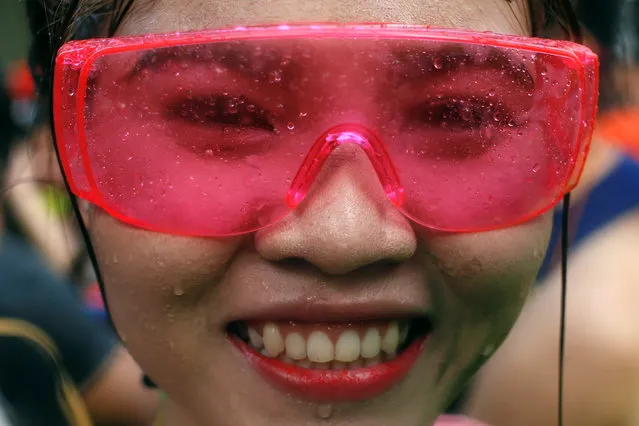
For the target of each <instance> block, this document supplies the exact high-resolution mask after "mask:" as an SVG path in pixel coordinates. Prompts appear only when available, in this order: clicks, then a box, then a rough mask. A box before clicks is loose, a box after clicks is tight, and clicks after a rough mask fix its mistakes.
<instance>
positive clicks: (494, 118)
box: [493, 112, 501, 121]
mask: <svg viewBox="0 0 639 426" xmlns="http://www.w3.org/2000/svg"><path fill="white" fill-rule="evenodd" d="M493 120H495V121H501V114H500V113H499V112H496V113H495V114H494V115H493Z"/></svg>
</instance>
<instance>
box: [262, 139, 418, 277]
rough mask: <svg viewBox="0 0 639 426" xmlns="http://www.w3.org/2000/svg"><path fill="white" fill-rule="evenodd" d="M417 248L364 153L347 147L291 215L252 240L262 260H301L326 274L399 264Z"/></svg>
mask: <svg viewBox="0 0 639 426" xmlns="http://www.w3.org/2000/svg"><path fill="white" fill-rule="evenodd" d="M416 246H417V238H416V236H415V232H414V231H413V229H412V227H411V224H410V222H409V221H408V219H406V217H404V215H402V214H401V213H400V212H399V211H398V210H397V209H396V208H395V207H394V206H393V205H392V204H391V202H390V201H389V200H388V198H387V197H386V194H385V193H384V191H383V189H382V186H381V184H380V183H379V180H378V178H377V176H376V174H375V171H374V169H373V166H372V165H371V163H370V161H369V160H368V157H367V156H366V154H365V153H364V152H363V151H362V149H361V148H359V147H358V146H355V145H351V144H348V145H342V146H340V147H339V148H337V149H336V150H335V151H334V152H333V153H332V154H331V156H330V157H329V158H328V160H327V161H326V163H325V164H324V166H323V168H322V170H321V172H320V173H319V175H318V176H317V178H316V179H315V181H314V183H313V185H312V187H311V188H310V191H309V192H308V193H307V195H306V197H305V198H304V201H302V203H300V204H299V205H298V206H297V207H296V208H295V210H293V212H291V214H289V215H288V216H287V217H285V218H284V219H283V220H282V221H280V222H278V223H276V224H275V225H273V226H271V227H269V228H265V229H263V230H261V231H258V232H257V233H256V235H255V247H256V250H257V251H258V253H259V254H260V255H261V256H262V257H264V258H265V259H267V260H270V261H282V260H286V259H302V260H305V261H307V262H309V263H311V264H313V265H315V266H317V267H318V268H320V269H321V270H323V271H324V272H326V273H329V274H345V273H348V272H351V271H354V270H357V269H360V268H363V267H365V266H366V265H371V264H374V263H377V262H402V261H404V260H406V259H409V258H410V257H412V256H413V254H414V253H415V250H416Z"/></svg>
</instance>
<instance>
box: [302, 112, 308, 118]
mask: <svg viewBox="0 0 639 426" xmlns="http://www.w3.org/2000/svg"><path fill="white" fill-rule="evenodd" d="M307 115H308V112H300V117H306V116H307Z"/></svg>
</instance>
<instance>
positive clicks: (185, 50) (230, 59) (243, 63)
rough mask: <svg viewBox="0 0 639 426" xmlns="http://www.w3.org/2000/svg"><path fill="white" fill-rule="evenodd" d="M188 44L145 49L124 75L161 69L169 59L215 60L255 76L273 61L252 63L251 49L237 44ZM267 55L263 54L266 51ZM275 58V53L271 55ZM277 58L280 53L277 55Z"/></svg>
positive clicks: (193, 62) (215, 62)
mask: <svg viewBox="0 0 639 426" xmlns="http://www.w3.org/2000/svg"><path fill="white" fill-rule="evenodd" d="M203 46H204V45H200V44H198V45H191V46H176V47H173V48H163V49H157V50H151V51H149V52H146V53H144V54H143V55H142V56H141V57H140V58H139V59H138V61H137V62H136V63H135V65H134V66H133V68H132V70H131V72H130V73H129V74H128V75H127V77H126V78H127V79H133V78H135V77H137V76H138V75H139V74H140V72H142V70H151V71H160V69H161V68H162V66H163V65H166V64H168V63H170V62H172V61H176V62H178V63H182V64H184V63H187V64H194V65H197V64H218V65H221V66H223V67H224V68H226V69H227V70H229V71H234V72H237V73H239V74H242V75H245V76H258V75H260V74H261V73H262V72H263V71H264V69H263V68H264V65H265V63H270V64H273V63H274V60H273V59H271V60H270V61H264V63H263V64H262V66H260V67H255V62H256V61H255V58H254V57H253V58H252V57H251V55H250V52H251V51H252V50H253V49H250V48H249V49H247V48H245V47H242V46H239V45H236V46H233V47H231V46H229V45H228V44H224V45H217V46H216V45H214V44H211V45H208V46H206V47H207V48H203ZM265 56H266V55H265ZM270 58H274V59H277V57H274V56H272V55H271V56H270ZM279 59H280V62H278V63H281V59H283V57H280V58H279Z"/></svg>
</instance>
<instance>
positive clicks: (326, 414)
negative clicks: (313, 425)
mask: <svg viewBox="0 0 639 426" xmlns="http://www.w3.org/2000/svg"><path fill="white" fill-rule="evenodd" d="M332 415H333V406H332V405H331V404H322V405H320V406H319V407H317V417H319V418H321V419H328V418H330V417H331V416H332Z"/></svg>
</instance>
